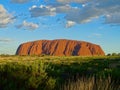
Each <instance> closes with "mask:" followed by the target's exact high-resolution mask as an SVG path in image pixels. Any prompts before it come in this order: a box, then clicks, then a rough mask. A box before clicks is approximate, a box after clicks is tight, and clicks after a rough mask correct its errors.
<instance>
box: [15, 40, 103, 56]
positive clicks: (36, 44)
mask: <svg viewBox="0 0 120 90" xmlns="http://www.w3.org/2000/svg"><path fill="white" fill-rule="evenodd" d="M43 54H44V55H51V56H103V55H105V53H104V51H103V50H102V48H101V47H100V46H99V45H96V44H93V43H90V42H85V41H77V40H67V39H56V40H37V41H32V42H26V43H23V44H21V45H20V46H19V47H18V49H17V51H16V55H43Z"/></svg>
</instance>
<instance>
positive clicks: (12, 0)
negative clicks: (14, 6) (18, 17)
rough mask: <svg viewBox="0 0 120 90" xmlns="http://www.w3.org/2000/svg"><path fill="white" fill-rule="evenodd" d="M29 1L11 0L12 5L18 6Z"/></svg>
mask: <svg viewBox="0 0 120 90" xmlns="http://www.w3.org/2000/svg"><path fill="white" fill-rule="evenodd" d="M29 1H30V0H11V2H12V3H18V4H23V3H27V2H29Z"/></svg>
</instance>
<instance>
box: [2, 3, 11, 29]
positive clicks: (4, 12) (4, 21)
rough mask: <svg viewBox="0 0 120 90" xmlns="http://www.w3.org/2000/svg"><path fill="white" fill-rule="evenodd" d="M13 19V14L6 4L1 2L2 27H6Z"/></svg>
mask: <svg viewBox="0 0 120 90" xmlns="http://www.w3.org/2000/svg"><path fill="white" fill-rule="evenodd" d="M12 21H13V17H12V15H11V14H9V13H8V12H7V10H6V9H5V8H4V6H3V5H1V4H0V28H4V27H6V26H7V25H8V24H9V23H11V22H12Z"/></svg>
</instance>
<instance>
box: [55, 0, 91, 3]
mask: <svg viewBox="0 0 120 90" xmlns="http://www.w3.org/2000/svg"><path fill="white" fill-rule="evenodd" d="M57 1H58V2H60V3H72V2H74V3H85V2H88V1H91V0H57Z"/></svg>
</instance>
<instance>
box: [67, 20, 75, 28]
mask: <svg viewBox="0 0 120 90" xmlns="http://www.w3.org/2000/svg"><path fill="white" fill-rule="evenodd" d="M74 25H75V22H73V21H67V23H66V28H70V27H72V26H74Z"/></svg>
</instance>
